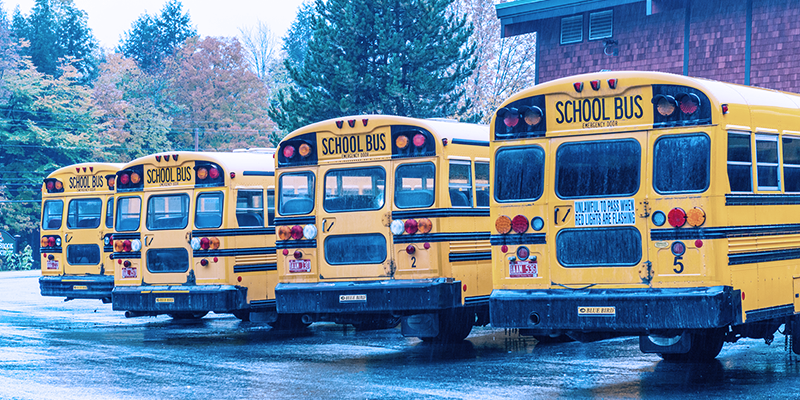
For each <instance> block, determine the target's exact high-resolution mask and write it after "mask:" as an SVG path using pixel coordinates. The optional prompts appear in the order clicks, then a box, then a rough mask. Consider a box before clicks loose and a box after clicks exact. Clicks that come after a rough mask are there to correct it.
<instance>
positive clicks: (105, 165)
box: [47, 162, 125, 178]
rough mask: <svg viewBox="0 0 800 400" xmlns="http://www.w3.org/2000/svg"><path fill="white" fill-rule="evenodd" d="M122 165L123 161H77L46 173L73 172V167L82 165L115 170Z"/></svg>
mask: <svg viewBox="0 0 800 400" xmlns="http://www.w3.org/2000/svg"><path fill="white" fill-rule="evenodd" d="M124 165H125V164H123V163H105V162H85V163H79V164H72V165H67V166H66V167H61V168H59V169H57V170H55V171H53V172H51V173H50V174H49V175H47V177H48V178H50V177H52V176H55V175H62V174H65V173H66V174H69V173H72V174H74V173H75V168H83V167H86V168H89V167H93V168H95V169H97V170H98V171H109V172H117V171H119V170H121V169H122V167H123V166H124Z"/></svg>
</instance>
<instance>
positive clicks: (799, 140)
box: [780, 134, 800, 193]
mask: <svg viewBox="0 0 800 400" xmlns="http://www.w3.org/2000/svg"><path fill="white" fill-rule="evenodd" d="M787 139H788V140H794V141H797V143H798V148H800V135H791V134H789V135H781V141H780V145H781V149H780V152H781V165H782V166H783V168H782V169H783V181H782V182H781V183H782V184H783V191H784V193H800V189H798V190H795V191H790V190H788V189H787V188H786V186H787V185H786V182H787V179H786V176H787V174H786V169H787V167H788V168H791V169H797V170H798V171H799V172H798V174H800V163H798V164H790V163H787V162H786V145H785V142H784V141H785V140H787ZM795 186H797V187H798V188H800V182H799V183H798V184H796V185H795Z"/></svg>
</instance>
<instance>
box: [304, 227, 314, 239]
mask: <svg viewBox="0 0 800 400" xmlns="http://www.w3.org/2000/svg"><path fill="white" fill-rule="evenodd" d="M303 236H305V238H306V239H314V238H315V237H317V227H316V226H315V225H311V224H308V225H306V226H304V227H303Z"/></svg>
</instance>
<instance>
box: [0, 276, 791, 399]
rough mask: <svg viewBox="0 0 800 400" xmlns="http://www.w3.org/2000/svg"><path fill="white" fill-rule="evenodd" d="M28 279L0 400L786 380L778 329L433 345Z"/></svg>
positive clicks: (511, 334)
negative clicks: (140, 314)
mask: <svg viewBox="0 0 800 400" xmlns="http://www.w3.org/2000/svg"><path fill="white" fill-rule="evenodd" d="M37 278H38V273H31V272H27V273H13V274H9V273H0V398H53V399H59V400H64V399H84V398H97V399H108V398H125V399H139V398H142V399H149V398H245V397H251V398H298V399H300V398H302V399H306V398H317V397H319V398H358V399H363V398H398V399H401V398H452V399H508V398H515V399H516V398H535V399H550V398H598V399H601V398H602V399H607V398H686V397H689V396H691V397H693V398H698V399H702V398H718V397H736V398H741V397H745V398H747V397H753V398H762V397H774V398H793V397H795V396H796V393H797V392H796V390H797V389H796V388H797V387H800V385H798V383H800V378H799V377H800V362H798V359H797V357H796V356H794V355H793V354H792V353H791V352H788V351H786V350H785V349H784V348H783V347H784V344H785V340H784V337H783V336H781V335H779V336H777V337H776V340H775V342H774V343H773V344H772V345H771V346H767V345H765V344H764V343H763V341H757V340H742V341H740V342H739V343H736V344H728V345H726V346H725V348H723V351H722V353H721V355H720V357H719V359H718V360H717V361H715V362H713V363H710V364H675V363H667V362H663V361H661V360H660V359H659V358H658V357H657V356H656V355H647V354H642V353H640V352H639V349H638V340H637V339H636V338H619V339H613V340H607V341H601V342H595V343H578V342H567V343H562V342H558V341H547V342H539V341H537V340H536V339H534V338H530V337H521V336H519V335H518V334H517V332H515V331H505V330H502V329H493V328H491V327H480V328H476V329H474V330H473V333H472V334H471V335H470V337H469V338H468V339H467V340H465V341H463V342H460V343H455V344H450V345H436V344H429V343H424V342H422V341H420V340H418V339H414V338H403V337H402V336H401V334H400V330H399V329H398V328H395V329H388V330H378V331H356V330H355V329H353V327H351V326H344V325H336V324H331V323H318V324H314V325H312V326H311V327H309V328H305V329H302V330H300V331H297V332H287V331H276V330H273V329H271V328H270V327H269V326H267V325H262V324H256V323H250V322H241V321H239V320H238V319H236V318H234V317H232V316H228V315H215V314H210V315H209V316H207V317H206V318H203V319H202V320H199V321H173V320H171V319H170V318H168V317H156V318H153V317H144V318H134V319H126V318H124V316H123V315H122V314H121V313H118V312H114V311H112V310H111V306H110V305H107V304H101V303H100V302H94V301H89V300H76V301H71V302H67V303H64V302H62V301H61V300H60V299H55V298H43V297H41V296H39V293H38V284H37Z"/></svg>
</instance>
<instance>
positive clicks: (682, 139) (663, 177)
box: [653, 134, 711, 193]
mask: <svg viewBox="0 0 800 400" xmlns="http://www.w3.org/2000/svg"><path fill="white" fill-rule="evenodd" d="M710 160H711V140H710V139H709V138H708V136H706V135H704V134H692V135H670V136H662V137H660V138H659V139H658V140H656V144H655V146H654V148H653V188H654V189H655V190H656V192H658V193H697V192H703V191H705V190H706V189H708V184H709V181H710V180H709V179H710V177H709V175H710V165H711V161H710Z"/></svg>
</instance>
